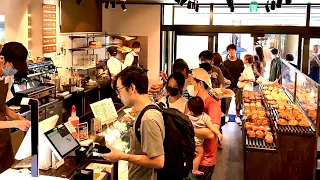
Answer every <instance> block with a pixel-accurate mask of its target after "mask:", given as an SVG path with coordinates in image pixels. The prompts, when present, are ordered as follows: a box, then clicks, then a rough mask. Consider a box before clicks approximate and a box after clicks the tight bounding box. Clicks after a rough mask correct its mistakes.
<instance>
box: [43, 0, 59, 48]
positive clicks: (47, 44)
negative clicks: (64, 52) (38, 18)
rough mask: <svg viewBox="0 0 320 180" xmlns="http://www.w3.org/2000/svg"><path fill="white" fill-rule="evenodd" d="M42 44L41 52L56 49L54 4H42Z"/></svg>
mask: <svg viewBox="0 0 320 180" xmlns="http://www.w3.org/2000/svg"><path fill="white" fill-rule="evenodd" d="M42 11H43V12H42V19H43V22H42V35H43V37H42V39H43V42H42V45H43V53H52V52H56V51H57V47H56V46H57V45H56V44H57V37H56V35H57V32H56V31H57V30H56V29H57V15H56V11H57V9H56V5H54V4H43V5H42Z"/></svg>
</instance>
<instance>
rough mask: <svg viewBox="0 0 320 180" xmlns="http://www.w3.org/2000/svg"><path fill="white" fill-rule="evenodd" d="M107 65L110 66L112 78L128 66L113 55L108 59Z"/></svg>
mask: <svg viewBox="0 0 320 180" xmlns="http://www.w3.org/2000/svg"><path fill="white" fill-rule="evenodd" d="M107 66H108V68H109V71H110V74H111V77H112V79H113V78H114V77H116V76H117V74H119V73H120V72H121V71H122V70H123V69H125V68H126V66H125V65H124V64H123V63H122V62H121V61H120V60H118V59H117V58H115V57H111V58H110V59H109V60H108V61H107Z"/></svg>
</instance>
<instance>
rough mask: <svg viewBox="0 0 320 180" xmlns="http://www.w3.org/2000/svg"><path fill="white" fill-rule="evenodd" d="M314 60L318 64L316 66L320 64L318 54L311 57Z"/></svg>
mask: <svg viewBox="0 0 320 180" xmlns="http://www.w3.org/2000/svg"><path fill="white" fill-rule="evenodd" d="M313 59H314V60H315V61H316V63H317V64H318V66H320V60H319V57H318V56H314V58H313Z"/></svg>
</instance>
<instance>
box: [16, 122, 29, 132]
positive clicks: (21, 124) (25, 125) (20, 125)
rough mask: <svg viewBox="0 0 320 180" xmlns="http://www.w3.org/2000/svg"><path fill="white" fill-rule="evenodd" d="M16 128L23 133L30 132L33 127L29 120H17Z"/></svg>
mask: <svg viewBox="0 0 320 180" xmlns="http://www.w3.org/2000/svg"><path fill="white" fill-rule="evenodd" d="M14 124H15V125H14V127H15V128H18V129H20V130H21V131H28V129H29V128H30V126H31V121H29V120H15V121H14Z"/></svg>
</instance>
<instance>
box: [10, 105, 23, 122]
mask: <svg viewBox="0 0 320 180" xmlns="http://www.w3.org/2000/svg"><path fill="white" fill-rule="evenodd" d="M6 115H7V116H8V117H10V118H12V119H14V120H25V118H23V117H22V116H20V115H19V114H17V113H15V112H13V111H12V110H11V109H10V108H9V107H8V106H6Z"/></svg>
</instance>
